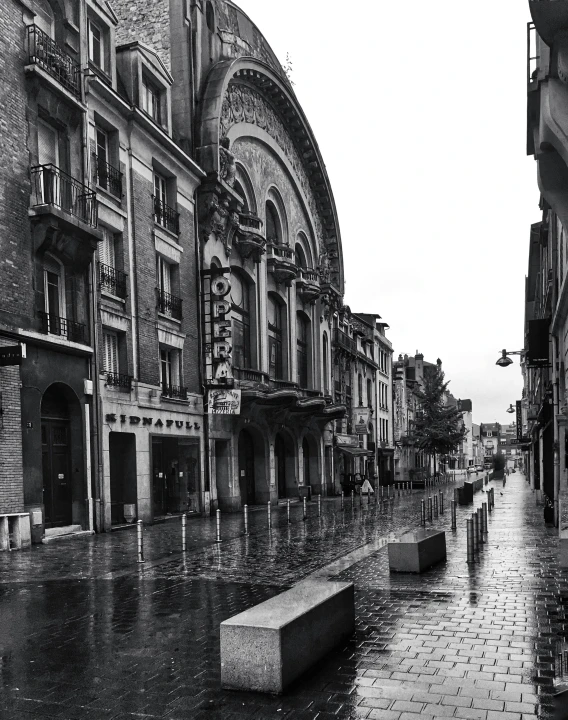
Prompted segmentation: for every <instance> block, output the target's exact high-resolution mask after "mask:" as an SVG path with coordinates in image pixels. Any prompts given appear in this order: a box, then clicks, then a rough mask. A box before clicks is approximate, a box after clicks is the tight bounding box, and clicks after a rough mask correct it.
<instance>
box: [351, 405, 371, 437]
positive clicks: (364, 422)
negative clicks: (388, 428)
mask: <svg viewBox="0 0 568 720" xmlns="http://www.w3.org/2000/svg"><path fill="white" fill-rule="evenodd" d="M370 419H371V413H370V412H369V408H367V407H358V408H355V409H354V410H353V429H354V431H355V433H356V434H357V435H366V434H367V433H368V432H369V421H370Z"/></svg>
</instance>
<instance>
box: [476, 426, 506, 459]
mask: <svg viewBox="0 0 568 720" xmlns="http://www.w3.org/2000/svg"><path fill="white" fill-rule="evenodd" d="M479 435H480V438H481V446H482V452H483V462H484V463H493V456H494V455H497V453H498V452H499V442H500V439H501V425H500V423H498V422H494V423H481V425H480V426H479Z"/></svg>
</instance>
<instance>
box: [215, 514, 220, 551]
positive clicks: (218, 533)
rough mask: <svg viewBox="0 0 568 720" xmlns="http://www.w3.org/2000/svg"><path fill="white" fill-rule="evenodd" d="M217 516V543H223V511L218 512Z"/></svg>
mask: <svg viewBox="0 0 568 720" xmlns="http://www.w3.org/2000/svg"><path fill="white" fill-rule="evenodd" d="M215 514H216V517H217V519H216V535H215V542H216V543H220V542H221V511H220V510H217V512H216V513H215Z"/></svg>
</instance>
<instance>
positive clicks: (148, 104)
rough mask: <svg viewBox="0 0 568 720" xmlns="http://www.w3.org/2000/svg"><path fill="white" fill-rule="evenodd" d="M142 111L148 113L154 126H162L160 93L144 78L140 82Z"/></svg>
mask: <svg viewBox="0 0 568 720" xmlns="http://www.w3.org/2000/svg"><path fill="white" fill-rule="evenodd" d="M142 110H144V112H145V113H148V115H149V116H150V117H151V118H152V120H153V121H154V122H155V123H156V124H158V125H161V124H162V113H161V108H160V91H159V90H158V88H157V87H156V86H155V85H153V84H152V83H151V82H150V81H149V80H148V78H146V77H144V78H143V80H142Z"/></svg>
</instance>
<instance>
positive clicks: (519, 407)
mask: <svg viewBox="0 0 568 720" xmlns="http://www.w3.org/2000/svg"><path fill="white" fill-rule="evenodd" d="M516 406H517V407H516V410H517V440H519V441H520V440H521V438H522V437H523V404H522V400H517V401H516Z"/></svg>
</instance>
